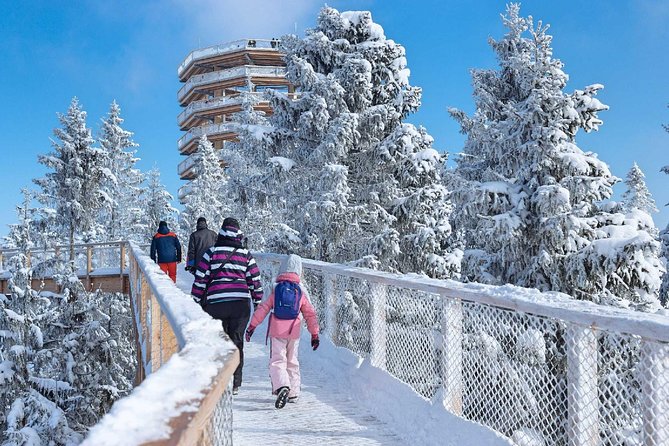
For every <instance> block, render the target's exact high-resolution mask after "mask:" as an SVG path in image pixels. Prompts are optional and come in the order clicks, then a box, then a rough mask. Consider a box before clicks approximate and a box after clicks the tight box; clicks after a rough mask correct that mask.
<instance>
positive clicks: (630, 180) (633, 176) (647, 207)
mask: <svg viewBox="0 0 669 446" xmlns="http://www.w3.org/2000/svg"><path fill="white" fill-rule="evenodd" d="M645 178H646V176H645V175H644V174H643V171H642V170H641V168H639V166H638V165H637V163H634V165H633V166H632V168H631V169H630V170H629V172H627V178H626V179H625V184H626V185H627V190H626V191H625V192H624V193H623V196H622V204H623V209H624V210H625V212H629V211H631V210H633V209H637V210H640V211H643V212H645V213H646V214H648V215H651V214H652V213H654V212H659V211H658V209H657V206H656V205H655V200H653V197H652V195H651V194H650V191H649V190H648V187H646V180H645Z"/></svg>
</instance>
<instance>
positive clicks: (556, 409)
mask: <svg viewBox="0 0 669 446" xmlns="http://www.w3.org/2000/svg"><path fill="white" fill-rule="evenodd" d="M255 256H256V258H257V259H258V262H259V264H260V267H261V270H262V272H263V277H264V279H265V280H266V281H269V280H271V278H272V277H275V276H276V273H277V269H278V265H279V262H280V261H281V259H282V257H283V256H280V255H276V254H263V253H258V254H255ZM303 266H304V274H303V281H304V283H305V284H306V285H307V288H308V291H309V293H310V296H311V299H312V303H313V304H314V306H315V307H316V309H317V312H318V316H319V320H320V323H321V327H322V328H323V330H324V333H325V334H326V335H327V336H329V337H330V339H332V341H333V342H334V343H335V344H336V345H338V346H341V347H345V348H348V349H350V350H352V351H353V352H355V353H357V354H358V355H360V356H362V357H365V358H368V360H369V361H370V362H371V364H372V365H374V366H376V367H378V368H380V369H383V370H385V371H387V372H388V373H390V374H391V375H393V376H395V377H397V378H398V379H400V380H402V381H404V382H405V383H407V384H409V385H410V386H411V387H413V389H414V390H415V391H416V392H418V393H419V394H420V395H422V396H423V397H424V398H426V399H430V400H432V401H433V402H434V403H435V404H443V406H444V407H445V408H446V409H448V410H449V411H451V412H453V413H455V414H457V415H460V416H462V417H464V418H466V419H469V420H472V421H475V422H479V423H481V424H483V425H486V426H489V427H491V428H493V429H495V430H497V431H498V432H500V433H502V434H504V435H506V436H508V437H510V438H511V439H513V440H514V441H515V442H516V443H518V444H532V445H535V444H536V445H546V446H548V445H566V444H569V445H595V444H606V445H640V444H644V445H669V344H668V342H669V318H668V317H666V316H663V315H656V314H646V313H640V312H634V311H631V310H624V309H616V308H611V307H603V306H599V305H596V304H593V303H590V302H583V301H575V300H573V299H570V298H569V297H568V296H565V295H563V294H560V293H541V292H539V291H537V290H532V289H524V288H519V287H515V286H509V285H507V286H499V287H495V286H487V285H480V284H462V283H459V282H454V281H440V280H434V279H427V278H423V277H419V276H415V275H395V274H389V273H383V272H378V271H371V270H367V269H362V268H354V267H347V266H343V265H333V264H328V263H323V262H316V261H311V260H304V263H303Z"/></svg>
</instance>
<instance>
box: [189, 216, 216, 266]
mask: <svg viewBox="0 0 669 446" xmlns="http://www.w3.org/2000/svg"><path fill="white" fill-rule="evenodd" d="M214 244H216V232H214V231H212V230H211V229H209V228H208V227H207V219H206V218H204V217H200V218H198V219H197V227H196V228H195V232H193V233H192V234H191V235H190V238H189V239H188V254H187V255H186V271H189V272H190V273H191V274H195V271H196V270H197V266H198V265H199V264H200V261H201V260H202V255H203V254H204V253H205V251H207V249H209V248H211V247H212V246H214Z"/></svg>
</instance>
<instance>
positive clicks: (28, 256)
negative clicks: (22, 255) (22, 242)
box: [26, 251, 32, 268]
mask: <svg viewBox="0 0 669 446" xmlns="http://www.w3.org/2000/svg"><path fill="white" fill-rule="evenodd" d="M31 266H32V261H31V259H30V251H28V252H26V268H30V267H31Z"/></svg>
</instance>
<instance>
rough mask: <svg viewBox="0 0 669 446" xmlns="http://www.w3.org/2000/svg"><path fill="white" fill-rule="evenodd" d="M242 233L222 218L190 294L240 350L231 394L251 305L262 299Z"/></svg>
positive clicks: (255, 267) (241, 362)
mask: <svg viewBox="0 0 669 446" xmlns="http://www.w3.org/2000/svg"><path fill="white" fill-rule="evenodd" d="M242 239H243V234H242V231H240V229H239V222H238V221H237V220H236V219H234V218H230V217H228V218H226V219H225V220H223V226H222V227H221V230H220V231H219V233H218V238H217V240H216V244H215V245H214V246H212V247H211V248H209V249H208V250H207V251H206V252H205V253H204V255H203V256H202V260H201V261H200V263H199V264H198V265H197V270H196V271H195V282H193V288H192V290H191V295H192V296H193V300H195V301H196V302H198V303H199V304H200V305H201V306H202V308H203V309H204V311H206V312H207V313H208V314H209V315H210V316H211V317H213V318H214V319H218V320H220V321H221V322H222V323H223V330H225V333H226V334H227V335H228V336H229V337H230V340H231V341H232V342H234V344H235V345H236V346H237V348H238V349H239V366H238V367H237V369H236V370H235V374H234V379H233V382H232V391H233V394H237V392H238V391H239V387H240V386H241V385H242V368H243V366H244V331H245V330H246V324H248V322H249V318H250V317H251V303H253V305H254V307H255V306H257V305H258V303H259V302H260V301H261V300H262V298H263V289H262V285H261V283H260V269H258V265H257V264H256V261H255V259H254V258H253V256H252V255H251V253H250V252H249V250H248V249H246V248H245V247H244V245H243V243H242Z"/></svg>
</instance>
